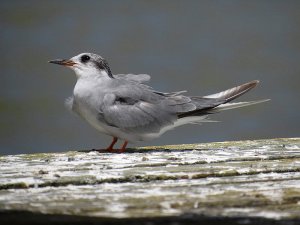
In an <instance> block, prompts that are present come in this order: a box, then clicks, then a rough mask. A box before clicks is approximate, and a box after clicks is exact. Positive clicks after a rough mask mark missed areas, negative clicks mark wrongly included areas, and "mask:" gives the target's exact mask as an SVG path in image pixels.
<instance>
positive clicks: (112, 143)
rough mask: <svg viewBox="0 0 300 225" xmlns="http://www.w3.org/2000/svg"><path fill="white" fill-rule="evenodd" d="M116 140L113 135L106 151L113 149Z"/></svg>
mask: <svg viewBox="0 0 300 225" xmlns="http://www.w3.org/2000/svg"><path fill="white" fill-rule="evenodd" d="M117 141H118V138H116V137H114V138H113V140H112V142H111V144H110V146H108V148H107V149H106V150H107V151H113V150H114V149H113V148H114V145H115V144H116V142H117Z"/></svg>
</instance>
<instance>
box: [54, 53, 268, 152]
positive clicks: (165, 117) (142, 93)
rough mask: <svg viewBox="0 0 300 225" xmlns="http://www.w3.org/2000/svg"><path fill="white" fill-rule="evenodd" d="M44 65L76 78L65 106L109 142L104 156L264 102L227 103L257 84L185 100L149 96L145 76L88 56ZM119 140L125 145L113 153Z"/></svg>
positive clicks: (163, 94) (169, 95) (155, 94)
mask: <svg viewBox="0 0 300 225" xmlns="http://www.w3.org/2000/svg"><path fill="white" fill-rule="evenodd" d="M49 63H54V64H59V65H63V66H66V67H68V68H70V69H72V70H73V71H74V72H75V74H76V77H77V82H76V84H75V87H74V90H73V95H72V97H69V98H68V99H67V100H66V106H67V108H69V109H70V110H71V111H73V112H75V113H76V114H78V115H79V116H80V117H82V118H83V119H85V120H86V121H87V122H88V123H89V124H90V125H91V126H93V127H94V128H96V129H97V130H98V131H100V132H101V133H104V134H107V135H110V136H112V137H113V140H112V143H111V144H110V145H109V147H108V148H107V150H108V151H115V152H124V151H125V149H126V146H127V144H128V142H129V143H134V142H138V141H146V140H151V139H154V138H158V137H160V136H161V135H162V134H163V133H165V132H166V131H169V130H171V129H173V128H175V127H179V126H182V125H185V124H200V123H203V122H209V119H208V115H210V114H213V113H218V112H221V111H224V110H228V109H234V108H239V107H244V106H249V105H253V104H257V103H262V102H265V101H268V99H265V100H258V101H248V102H236V103H230V102H231V101H232V100H234V99H236V98H237V97H239V96H241V95H243V94H245V93H246V92H248V91H249V90H251V89H252V88H254V87H255V86H256V85H257V84H258V83H259V81H258V80H254V81H251V82H248V83H245V84H242V85H239V86H236V87H233V88H230V89H228V90H225V91H222V92H219V93H216V94H212V95H207V96H186V95H184V94H183V93H185V91H179V92H170V93H167V92H160V91H156V90H154V89H153V88H152V87H150V86H148V85H146V84H145V83H146V82H147V81H149V80H150V76H149V75H147V74H139V75H134V74H112V72H111V69H110V67H109V65H108V62H107V61H106V60H105V59H104V58H102V57H101V56H99V55H97V54H93V53H81V54H79V55H76V56H74V57H72V58H70V59H67V60H66V59H56V60H51V61H49ZM118 139H121V140H123V141H124V144H123V145H122V147H121V148H120V149H114V145H115V143H116V142H117V141H118Z"/></svg>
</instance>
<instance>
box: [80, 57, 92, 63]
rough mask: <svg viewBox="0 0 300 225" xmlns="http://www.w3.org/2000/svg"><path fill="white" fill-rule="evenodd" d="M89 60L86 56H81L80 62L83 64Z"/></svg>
mask: <svg viewBox="0 0 300 225" xmlns="http://www.w3.org/2000/svg"><path fill="white" fill-rule="evenodd" d="M90 59H91V57H89V56H88V55H83V56H81V62H83V63H85V62H87V61H89V60H90Z"/></svg>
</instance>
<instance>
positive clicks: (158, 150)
mask: <svg viewBox="0 0 300 225" xmlns="http://www.w3.org/2000/svg"><path fill="white" fill-rule="evenodd" d="M193 150H201V149H192V148H191V149H166V148H164V149H159V148H157V149H153V148H149V149H147V148H144V149H136V148H126V149H125V151H124V152H119V151H118V150H116V151H107V150H106V149H91V150H77V152H85V153H89V152H98V153H100V154H104V153H111V154H133V153H152V152H185V151H193Z"/></svg>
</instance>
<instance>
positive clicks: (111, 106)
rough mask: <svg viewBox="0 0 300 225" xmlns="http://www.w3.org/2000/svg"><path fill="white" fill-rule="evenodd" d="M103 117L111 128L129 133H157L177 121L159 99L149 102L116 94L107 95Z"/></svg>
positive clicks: (173, 114)
mask: <svg viewBox="0 0 300 225" xmlns="http://www.w3.org/2000/svg"><path fill="white" fill-rule="evenodd" d="M103 103H104V104H103V106H102V109H101V111H102V116H103V118H104V120H105V121H106V122H107V123H108V124H109V125H111V126H114V127H118V128H119V129H122V130H123V131H127V132H139V133H156V132H159V131H160V129H161V128H163V127H164V126H167V125H171V124H173V123H174V121H175V120H176V119H177V115H176V113H174V112H172V111H170V110H168V109H167V108H166V107H165V106H163V105H162V104H161V102H160V101H159V100H158V99H157V102H147V101H144V100H141V99H134V98H132V97H126V96H120V95H116V94H115V93H110V94H106V95H105V97H104V101H103Z"/></svg>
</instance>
